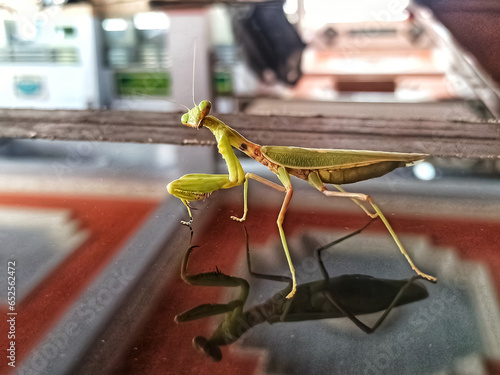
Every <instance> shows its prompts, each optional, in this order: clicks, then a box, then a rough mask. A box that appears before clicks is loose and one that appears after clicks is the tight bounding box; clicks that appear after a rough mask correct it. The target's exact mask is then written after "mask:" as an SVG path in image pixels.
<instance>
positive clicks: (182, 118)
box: [181, 113, 189, 125]
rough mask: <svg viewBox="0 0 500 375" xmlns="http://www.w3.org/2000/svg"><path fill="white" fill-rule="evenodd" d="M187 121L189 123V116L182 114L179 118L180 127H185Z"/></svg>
mask: <svg viewBox="0 0 500 375" xmlns="http://www.w3.org/2000/svg"><path fill="white" fill-rule="evenodd" d="M188 121H189V114H188V113H184V114H183V115H182V117H181V122H182V125H187V123H188Z"/></svg>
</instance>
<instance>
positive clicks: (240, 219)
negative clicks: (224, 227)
mask: <svg viewBox="0 0 500 375" xmlns="http://www.w3.org/2000/svg"><path fill="white" fill-rule="evenodd" d="M231 219H233V220H234V221H239V222H240V223H243V222H244V221H245V220H246V219H247V215H246V214H245V215H243V217H241V218H240V217H236V216H231Z"/></svg>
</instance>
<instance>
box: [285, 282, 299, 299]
mask: <svg viewBox="0 0 500 375" xmlns="http://www.w3.org/2000/svg"><path fill="white" fill-rule="evenodd" d="M296 291H297V285H296V284H295V283H293V287H292V291H291V292H290V293H288V295H287V296H286V298H287V299H290V298H292V297H293V296H294V295H295V292H296Z"/></svg>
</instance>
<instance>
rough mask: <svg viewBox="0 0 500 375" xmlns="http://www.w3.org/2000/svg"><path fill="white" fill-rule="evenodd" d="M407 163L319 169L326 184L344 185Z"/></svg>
mask: <svg viewBox="0 0 500 375" xmlns="http://www.w3.org/2000/svg"><path fill="white" fill-rule="evenodd" d="M405 165H406V163H405V162H401V161H383V162H380V163H377V164H372V165H366V166H363V167H355V168H349V169H340V170H325V169H320V170H318V174H319V177H320V179H321V181H323V182H324V183H325V184H336V185H342V184H350V183H353V182H358V181H363V180H368V179H371V178H375V177H380V176H383V175H385V174H387V173H389V172H391V171H392V170H394V169H396V168H399V167H404V166H405Z"/></svg>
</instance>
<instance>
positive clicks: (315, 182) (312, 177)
mask: <svg viewBox="0 0 500 375" xmlns="http://www.w3.org/2000/svg"><path fill="white" fill-rule="evenodd" d="M309 183H310V184H311V185H312V186H313V187H315V188H316V189H318V190H319V191H321V192H322V193H323V194H325V195H326V196H327V197H340V198H350V199H356V200H361V201H364V202H368V203H369V204H370V205H371V206H372V207H373V209H374V210H375V212H376V214H377V216H379V217H380V219H381V220H382V222H383V223H384V225H385V227H386V228H387V230H388V231H389V233H390V234H391V236H392V239H393V240H394V242H395V243H396V245H397V246H398V248H399V251H400V252H401V254H403V255H404V257H405V258H406V260H407V261H408V263H409V264H410V266H411V269H412V270H414V271H415V272H416V273H417V275H419V276H421V277H423V278H424V279H427V280H429V281H431V282H436V278H435V277H434V276H430V275H427V274H426V273H424V272H422V271H420V270H419V269H418V268H417V267H416V266H415V264H414V263H413V261H412V260H411V258H410V256H409V255H408V253H407V252H406V250H405V248H404V247H403V244H402V243H401V241H400V240H399V238H398V236H397V235H396V233H395V232H394V229H392V227H391V224H389V222H388V221H387V219H386V217H385V215H384V214H383V213H382V211H381V210H380V208H379V207H378V206H377V205H376V204H375V202H374V201H373V199H372V198H371V197H370V196H368V195H366V194H360V193H348V192H346V191H344V190H343V189H341V190H340V191H338V192H337V191H329V190H327V189H326V187H325V185H324V184H323V182H322V181H321V180H320V178H319V176H318V175H317V173H310V174H309Z"/></svg>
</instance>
